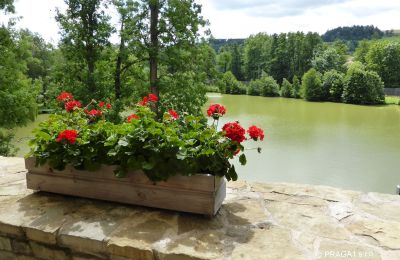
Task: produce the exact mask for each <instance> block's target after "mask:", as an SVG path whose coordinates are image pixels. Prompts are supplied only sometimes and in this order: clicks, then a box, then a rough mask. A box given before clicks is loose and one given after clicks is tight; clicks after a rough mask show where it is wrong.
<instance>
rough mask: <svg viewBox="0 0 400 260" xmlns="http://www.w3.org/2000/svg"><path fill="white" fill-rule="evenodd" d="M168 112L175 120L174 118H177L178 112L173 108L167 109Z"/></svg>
mask: <svg viewBox="0 0 400 260" xmlns="http://www.w3.org/2000/svg"><path fill="white" fill-rule="evenodd" d="M168 114H169V115H170V116H171V117H172V118H173V119H174V120H176V119H178V118H179V114H178V113H177V112H176V111H175V110H173V109H170V110H168Z"/></svg>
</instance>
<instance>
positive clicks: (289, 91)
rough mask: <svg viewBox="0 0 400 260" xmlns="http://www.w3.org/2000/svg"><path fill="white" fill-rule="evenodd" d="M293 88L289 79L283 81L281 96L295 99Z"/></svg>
mask: <svg viewBox="0 0 400 260" xmlns="http://www.w3.org/2000/svg"><path fill="white" fill-rule="evenodd" d="M292 95H293V86H292V84H290V82H289V81H288V80H287V79H283V81H282V86H281V96H282V97H287V98H290V97H293V96H292Z"/></svg>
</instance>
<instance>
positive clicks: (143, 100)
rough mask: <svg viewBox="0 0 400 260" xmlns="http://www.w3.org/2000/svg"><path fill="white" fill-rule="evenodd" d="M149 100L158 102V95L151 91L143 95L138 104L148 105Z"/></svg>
mask: <svg viewBox="0 0 400 260" xmlns="http://www.w3.org/2000/svg"><path fill="white" fill-rule="evenodd" d="M149 101H151V102H157V101H158V97H157V96H156V95H154V94H151V93H150V94H149V95H148V96H145V97H143V99H142V100H141V101H139V103H138V105H139V106H147V103H149Z"/></svg>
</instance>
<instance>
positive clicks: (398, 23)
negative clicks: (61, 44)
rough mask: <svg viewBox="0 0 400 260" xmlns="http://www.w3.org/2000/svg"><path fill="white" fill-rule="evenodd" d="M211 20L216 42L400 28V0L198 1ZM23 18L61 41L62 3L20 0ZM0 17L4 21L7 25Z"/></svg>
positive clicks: (51, 38) (21, 25)
mask: <svg viewBox="0 0 400 260" xmlns="http://www.w3.org/2000/svg"><path fill="white" fill-rule="evenodd" d="M196 2H197V3H199V4H201V5H202V6H203V11H202V15H203V16H204V18H206V19H208V20H209V21H210V29H211V32H212V35H213V36H214V37H215V38H246V37H248V36H250V35H251V34H256V33H258V32H266V33H269V34H272V33H280V32H291V31H305V32H308V31H313V32H318V33H320V34H322V33H324V32H325V31H327V30H328V29H333V28H336V27H338V26H351V25H375V26H377V27H379V28H380V29H381V30H389V29H400V19H399V17H400V1H399V0H196ZM15 7H16V10H17V13H16V14H15V15H13V16H14V17H15V16H21V17H22V18H21V19H20V20H19V21H18V22H17V27H19V28H28V29H30V30H31V31H34V32H38V33H39V34H41V35H42V36H43V38H45V39H46V40H47V41H50V42H53V43H57V42H58V40H59V34H58V26H57V23H56V22H55V20H54V16H55V10H56V8H60V9H61V10H64V9H65V6H64V1H63V0H16V4H15ZM6 19H7V18H6V17H4V15H3V14H0V23H1V22H5V21H6Z"/></svg>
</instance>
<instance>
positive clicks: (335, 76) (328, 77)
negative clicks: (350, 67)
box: [322, 70, 344, 102]
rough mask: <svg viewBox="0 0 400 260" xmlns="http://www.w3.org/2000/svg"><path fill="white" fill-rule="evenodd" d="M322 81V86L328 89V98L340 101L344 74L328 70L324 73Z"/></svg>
mask: <svg viewBox="0 0 400 260" xmlns="http://www.w3.org/2000/svg"><path fill="white" fill-rule="evenodd" d="M322 81H323V88H324V89H325V90H328V91H329V100H331V101H334V102H340V101H342V95H343V87H344V75H343V74H342V73H340V72H337V71H336V70H330V71H327V72H325V73H324V76H323V78H322Z"/></svg>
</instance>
